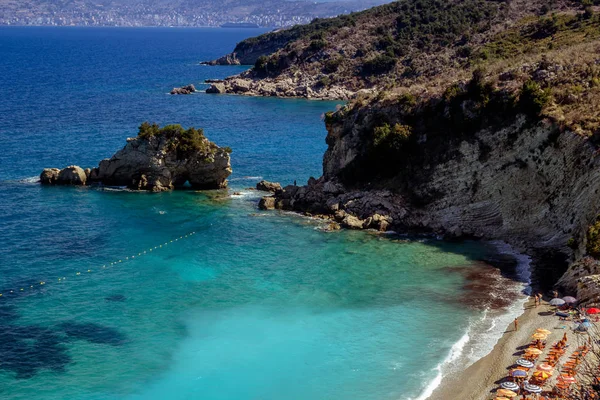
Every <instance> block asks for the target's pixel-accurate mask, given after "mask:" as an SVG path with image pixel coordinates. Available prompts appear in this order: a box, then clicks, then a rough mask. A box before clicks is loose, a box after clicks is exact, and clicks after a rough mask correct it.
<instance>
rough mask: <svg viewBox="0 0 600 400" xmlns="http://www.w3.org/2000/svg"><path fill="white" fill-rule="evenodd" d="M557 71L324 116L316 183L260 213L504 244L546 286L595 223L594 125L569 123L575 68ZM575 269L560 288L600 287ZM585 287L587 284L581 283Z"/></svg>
mask: <svg viewBox="0 0 600 400" xmlns="http://www.w3.org/2000/svg"><path fill="white" fill-rule="evenodd" d="M559 58H560V60H561V62H560V63H559V62H558V61H557V60H558V59H559ZM557 60H556V63H555V62H554V61H555V60H553V59H550V58H548V57H545V58H544V60H543V61H541V62H539V63H533V64H526V65H520V66H518V67H515V70H514V71H505V70H504V71H502V70H499V71H497V72H498V75H494V74H488V75H485V76H483V75H478V74H480V73H476V74H474V76H473V77H472V78H471V79H470V80H469V81H464V82H460V83H455V84H453V85H451V86H449V87H447V88H445V89H444V88H440V90H439V92H438V94H435V93H433V92H432V91H430V92H421V93H420V94H416V95H415V94H414V93H410V92H406V91H401V92H399V93H396V94H388V97H386V96H385V95H379V96H377V97H374V98H371V99H363V100H357V101H355V102H352V103H350V104H349V105H347V106H346V107H344V108H342V109H340V110H339V111H337V112H336V113H330V114H328V115H327V116H326V126H327V131H328V135H327V139H326V141H327V144H328V149H327V151H326V153H325V155H324V159H323V176H322V177H321V178H319V179H311V180H310V181H309V184H308V185H307V186H304V187H295V186H288V187H286V188H283V189H282V190H279V191H278V192H277V193H276V194H275V196H274V197H273V198H270V199H268V200H267V199H265V200H263V201H262V202H261V205H262V207H263V208H279V209H287V210H294V211H299V212H304V213H310V214H323V215H325V216H326V217H327V218H331V219H333V220H335V221H336V222H337V223H340V224H341V225H343V226H346V227H349V228H358V229H362V228H374V229H378V230H396V231H401V232H418V233H435V234H441V235H444V236H446V237H456V238H464V237H472V238H482V239H489V240H503V241H505V242H507V243H510V244H511V245H513V246H514V247H516V248H517V249H519V250H521V251H524V252H526V253H528V254H530V255H532V256H533V259H534V263H535V266H536V273H537V277H538V279H540V280H541V281H544V282H543V283H546V284H547V283H551V284H553V283H555V282H556V281H557V280H558V279H559V278H560V276H561V275H562V274H563V273H564V272H565V270H566V269H567V267H568V265H569V263H570V262H572V261H575V260H578V259H579V258H580V257H581V256H583V255H584V254H585V253H586V242H587V240H588V239H587V236H586V232H587V230H588V226H589V225H590V224H591V223H592V222H593V221H594V220H595V218H596V216H597V215H598V213H599V212H600V202H598V194H599V191H600V159H599V158H598V148H597V146H596V144H595V143H597V142H596V138H595V136H594V135H591V136H590V135H586V134H584V133H582V131H581V129H580V128H581V126H586V124H587V125H589V124H591V123H592V122H591V121H596V120H597V116H598V114H597V112H595V113H589V114H588V117H587V118H586V121H581V120H571V119H570V118H573V116H572V113H571V110H572V109H571V107H576V106H575V104H571V105H569V106H563V107H566V108H561V106H559V105H557V104H556V103H554V102H553V100H552V99H557V98H558V96H559V94H558V93H562V90H564V88H565V87H564V86H563V85H572V84H573V83H574V82H573V80H572V79H573V71H574V70H577V65H578V62H583V61H582V60H577V61H575V60H574V59H571V60H569V61H566V60H564V59H562V58H561V57H557ZM588 61H589V62H590V63H591V64H589V65H588V66H591V65H592V64H593V63H594V61H592V60H591V59H590V60H588ZM583 69H584V70H586V69H587V67H586V68H583ZM517 70H518V71H520V73H521V75H520V78H516V76H518V75H517V74H516V73H515V71H517ZM509 72H510V73H509ZM567 76H568V77H569V78H568V79H567V78H566V77H567ZM579 79H582V80H587V79H589V76H586V75H580V76H579ZM567 82H568V83H567ZM551 84H552V88H551V89H550V85H551ZM569 87H570V86H569ZM544 88H545V89H544ZM594 92H595V89H593V88H591V87H589V88H588V89H586V90H584V92H583V93H580V94H579V95H580V96H581V98H580V100H577V101H575V103H578V102H580V101H582V100H583V98H586V96H587V98H588V99H590V101H592V100H591V99H595V97H594V95H593V93H594ZM583 102H585V101H583ZM593 102H595V100H593ZM579 107H584V106H583V105H580V106H579ZM573 268H575V266H574V267H572V268H571V270H572V269H573ZM577 268H579V269H578V271H579V272H575V273H572V272H570V273H569V274H567V275H565V277H564V278H563V280H562V281H561V285H562V286H563V287H565V288H566V289H567V290H569V291H571V292H573V293H575V292H576V291H578V290H579V291H581V290H584V289H583V287H587V288H588V289H587V290H588V291H589V287H591V286H592V285H593V284H594V282H596V281H598V280H594V278H589V277H587V276H589V275H590V274H591V273H590V272H589V271H588V273H587V274H585V273H583V272H582V271H584V270H585V269H581V267H577ZM588 269H589V268H588ZM584 276H585V279H586V280H590V282H587V281H586V283H585V284H582V282H581V281H580V280H581V279H584ZM597 289H600V288H599V287H598V285H597V284H596V289H594V290H596V291H595V293H597V294H600V290H597ZM594 290H592V292H594ZM580 294H581V297H582V298H586V299H587V300H588V301H591V297H592V296H591V295H590V294H589V293H588V294H585V293H584V292H581V293H580ZM594 301H596V300H594Z"/></svg>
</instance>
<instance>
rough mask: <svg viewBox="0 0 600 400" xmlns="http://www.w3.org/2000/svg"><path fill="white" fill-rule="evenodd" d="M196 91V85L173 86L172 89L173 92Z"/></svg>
mask: <svg viewBox="0 0 600 400" xmlns="http://www.w3.org/2000/svg"><path fill="white" fill-rule="evenodd" d="M195 92H196V87H195V86H194V85H191V84H190V85H187V86H182V87H180V88H173V90H171V94H192V93H195Z"/></svg>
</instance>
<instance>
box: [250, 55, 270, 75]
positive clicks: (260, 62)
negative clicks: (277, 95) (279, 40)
mask: <svg viewBox="0 0 600 400" xmlns="http://www.w3.org/2000/svg"><path fill="white" fill-rule="evenodd" d="M268 62H269V58H268V57H267V56H260V57H258V58H257V59H256V62H255V63H254V69H255V70H256V71H258V72H262V73H265V72H267V63H268Z"/></svg>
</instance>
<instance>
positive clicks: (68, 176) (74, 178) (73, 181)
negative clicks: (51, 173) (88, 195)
mask: <svg viewBox="0 0 600 400" xmlns="http://www.w3.org/2000/svg"><path fill="white" fill-rule="evenodd" d="M86 181H87V176H86V174H85V171H84V170H83V168H81V167H78V166H77V165H71V166H68V167H67V168H64V169H61V170H60V172H59V173H58V178H57V179H56V184H58V185H85V183H86Z"/></svg>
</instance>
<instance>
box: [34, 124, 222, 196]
mask: <svg viewBox="0 0 600 400" xmlns="http://www.w3.org/2000/svg"><path fill="white" fill-rule="evenodd" d="M230 152H231V150H230V149H229V148H226V147H225V148H222V147H219V146H217V145H216V144H214V143H213V142H211V141H209V140H208V139H207V138H206V137H205V136H204V134H203V132H202V130H201V129H195V128H189V129H184V128H182V127H181V126H180V125H168V126H165V127H163V128H160V127H159V126H158V125H156V124H148V123H144V124H142V125H141V126H140V130H139V133H138V136H137V137H135V138H129V139H127V144H126V145H125V147H123V149H121V150H119V151H118V152H117V153H115V154H114V155H113V156H112V157H111V158H109V159H105V160H102V161H101V162H100V164H99V166H98V167H95V168H91V169H90V168H88V169H83V168H81V167H78V166H69V167H66V168H64V169H62V170H60V169H57V168H46V169H44V170H43V171H42V173H41V174H40V182H41V183H42V184H43V185H80V186H83V185H93V184H101V185H105V186H126V187H127V188H129V189H132V190H144V191H150V192H162V191H167V190H172V189H177V188H183V187H184V185H185V184H186V183H189V185H190V186H191V187H192V188H193V189H200V190H202V189H222V188H225V187H227V178H228V177H229V175H231V164H230Z"/></svg>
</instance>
